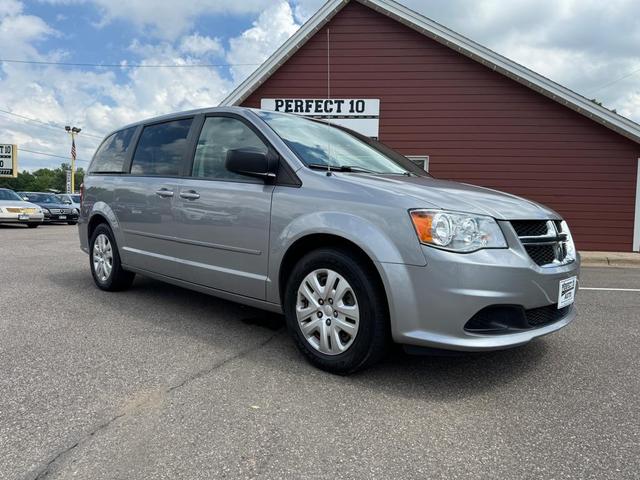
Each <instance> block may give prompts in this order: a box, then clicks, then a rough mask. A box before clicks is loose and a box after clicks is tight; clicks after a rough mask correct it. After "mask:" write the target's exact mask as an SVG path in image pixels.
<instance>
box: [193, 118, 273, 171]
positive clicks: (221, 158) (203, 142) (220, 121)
mask: <svg viewBox="0 0 640 480" xmlns="http://www.w3.org/2000/svg"><path fill="white" fill-rule="evenodd" d="M236 148H255V149H258V150H260V151H263V152H265V153H267V151H268V148H267V146H266V145H265V144H264V143H263V142H262V140H260V138H259V137H258V136H257V135H256V134H255V133H254V131H253V130H251V129H250V128H249V127H248V126H247V125H245V124H244V123H243V122H241V121H240V120H237V119H235V118H230V117H207V118H206V120H205V122H204V125H203V126H202V132H201V133H200V138H199V139H198V146H197V148H196V154H195V158H194V160H193V171H192V175H193V176H194V177H200V178H216V179H221V180H243V181H253V180H252V179H251V178H250V177H246V176H244V175H239V174H237V173H233V172H230V171H228V170H227V169H226V168H225V167H224V164H225V160H226V159H227V152H228V151H229V150H233V149H236Z"/></svg>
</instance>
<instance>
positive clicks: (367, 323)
mask: <svg viewBox="0 0 640 480" xmlns="http://www.w3.org/2000/svg"><path fill="white" fill-rule="evenodd" d="M354 253H355V252H350V251H347V250H340V249H336V248H323V249H319V250H315V251H313V252H310V253H308V254H307V255H305V256H304V257H303V258H302V259H301V260H300V261H299V262H298V263H297V264H296V266H295V267H294V268H293V271H292V272H291V275H290V276H289V280H288V282H287V285H286V288H285V296H284V297H285V298H284V312H285V318H286V321H287V327H288V329H289V332H290V333H291V335H292V336H293V339H294V341H295V343H296V346H297V347H298V349H299V350H300V351H301V352H302V354H303V355H304V356H305V357H306V358H307V359H308V360H309V361H310V362H311V363H312V364H313V365H315V366H316V367H318V368H320V369H322V370H326V371H328V372H331V373H335V374H338V375H347V374H350V373H354V372H356V371H359V370H363V369H365V368H367V367H370V366H371V365H373V364H375V363H376V362H378V361H379V360H380V359H381V358H382V357H383V356H384V355H385V353H386V351H387V347H388V344H389V338H390V333H389V313H388V308H387V303H386V296H385V292H384V289H383V288H382V285H381V284H380V281H379V280H378V274H377V272H376V271H375V269H374V268H373V267H369V266H368V262H366V261H362V260H363V259H361V258H360V256H359V255H358V254H354ZM325 275H326V279H325V280H324V282H325V285H324V286H323V285H322V280H323V278H324V276H325ZM329 275H331V277H330V276H329ZM334 275H337V276H334ZM334 278H335V279H336V280H335V281H334V283H333V286H334V287H335V288H329V289H327V284H329V283H330V281H332V280H333V279H334ZM310 279H311V280H310ZM313 279H317V280H318V283H313ZM329 279H331V280H329ZM343 281H346V283H343ZM305 285H306V286H307V287H309V286H311V285H315V287H316V289H315V290H317V291H318V292H316V293H315V294H314V289H313V287H312V288H311V289H306V290H303V291H304V293H302V292H301V291H300V289H304V288H305ZM320 290H323V291H322V292H321V291H320ZM349 290H350V291H351V293H349ZM345 292H346V293H345ZM310 296H312V297H314V298H315V301H309V298H308V297H310ZM323 296H325V297H326V301H322V302H321V300H323V299H322V298H321V297H323ZM330 302H331V304H330ZM354 306H355V307H356V308H355V309H354ZM334 307H335V309H334ZM338 310H340V312H338ZM310 311H311V312H312V313H311V314H310V315H308V313H309V312H310ZM345 312H346V313H345ZM355 312H357V319H356V316H355ZM299 313H300V316H299V315H298V314H299ZM343 313H344V315H343ZM320 314H322V317H321V316H320ZM303 325H304V328H305V329H306V334H305V333H304V332H303ZM323 325H324V326H323ZM325 326H326V328H325ZM332 326H333V327H332ZM343 327H348V328H347V329H343ZM311 332H312V333H311ZM347 332H354V333H353V334H351V333H347ZM324 334H326V337H325V335H324ZM322 338H326V340H325V342H324V343H322Z"/></svg>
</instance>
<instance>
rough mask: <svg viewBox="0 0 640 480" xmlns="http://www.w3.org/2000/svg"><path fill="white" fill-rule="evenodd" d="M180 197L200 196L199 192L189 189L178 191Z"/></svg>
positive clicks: (192, 198)
mask: <svg viewBox="0 0 640 480" xmlns="http://www.w3.org/2000/svg"><path fill="white" fill-rule="evenodd" d="M180 198H184V199H185V200H197V199H199V198H200V194H199V193H198V192H196V191H194V190H189V191H186V192H180Z"/></svg>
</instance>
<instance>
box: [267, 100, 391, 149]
mask: <svg viewBox="0 0 640 480" xmlns="http://www.w3.org/2000/svg"><path fill="white" fill-rule="evenodd" d="M260 108H262V109H263V110H271V111H273V112H283V113H293V114H295V115H304V116H305V117H312V118H323V119H327V120H330V121H331V122H332V123H336V124H338V125H342V126H343V127H347V128H350V129H352V130H355V131H356V132H358V133H361V134H362V135H365V136H367V137H371V138H376V139H377V138H378V135H379V133H378V131H379V124H380V99H378V98H263V99H262V100H261V101H260Z"/></svg>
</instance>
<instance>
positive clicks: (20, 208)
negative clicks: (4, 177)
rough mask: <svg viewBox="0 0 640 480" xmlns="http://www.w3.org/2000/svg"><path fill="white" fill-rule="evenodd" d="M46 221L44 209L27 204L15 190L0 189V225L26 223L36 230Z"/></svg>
mask: <svg viewBox="0 0 640 480" xmlns="http://www.w3.org/2000/svg"><path fill="white" fill-rule="evenodd" d="M43 220H44V212H43V211H42V208H40V207H39V206H38V205H35V204H33V203H29V202H25V201H24V200H23V199H22V198H20V196H19V195H18V194H17V193H16V192H14V191H13V190H9V189H7V188H0V223H24V224H25V225H27V226H28V227H29V228H36V227H37V226H38V225H40V224H41V223H42V221H43Z"/></svg>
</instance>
